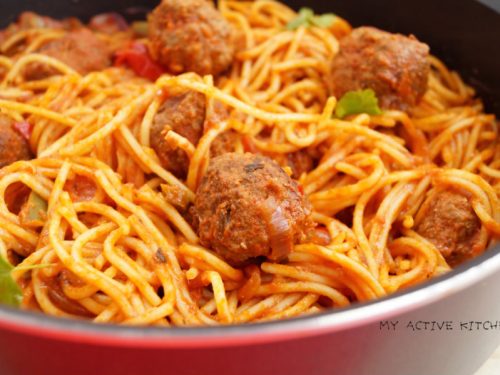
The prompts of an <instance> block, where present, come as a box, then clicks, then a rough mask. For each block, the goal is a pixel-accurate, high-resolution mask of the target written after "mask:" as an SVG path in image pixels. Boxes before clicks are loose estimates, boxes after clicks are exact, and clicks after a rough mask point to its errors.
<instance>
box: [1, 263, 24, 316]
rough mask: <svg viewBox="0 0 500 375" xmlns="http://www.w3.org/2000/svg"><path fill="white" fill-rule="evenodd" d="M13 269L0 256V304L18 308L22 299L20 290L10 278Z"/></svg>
mask: <svg viewBox="0 0 500 375" xmlns="http://www.w3.org/2000/svg"><path fill="white" fill-rule="evenodd" d="M13 269H14V267H12V265H11V264H10V263H9V262H7V261H6V260H5V259H4V258H3V257H2V256H0V303H2V304H5V305H10V306H14V307H18V306H19V305H20V304H21V301H22V299H23V293H22V291H21V288H20V287H19V285H17V283H16V282H15V281H14V279H13V278H12V274H11V272H12V270H13Z"/></svg>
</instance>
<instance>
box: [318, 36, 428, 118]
mask: <svg viewBox="0 0 500 375" xmlns="http://www.w3.org/2000/svg"><path fill="white" fill-rule="evenodd" d="M428 55H429V47H428V46H427V45H426V44H423V43H421V42H419V41H418V40H417V39H416V38H415V37H414V36H410V37H406V36H404V35H400V34H391V33H388V32H385V31H382V30H378V29H376V28H373V27H360V28H357V29H355V30H354V31H353V32H352V33H351V34H350V35H348V36H346V37H345V38H343V39H342V40H341V41H340V51H339V53H338V55H337V56H336V57H335V58H334V59H333V62H332V66H331V74H330V77H329V82H328V83H329V86H330V91H331V92H332V94H333V95H335V96H336V97H337V98H340V97H342V95H344V94H345V93H346V92H348V91H352V90H361V89H368V88H371V89H373V90H374V91H375V93H376V94H377V97H378V99H379V103H380V106H381V107H382V108H388V109H399V110H406V109H408V108H409V107H412V106H415V105H416V104H417V103H418V102H419V101H420V99H421V98H422V96H423V95H424V93H425V91H426V90H427V78H428V74H429V71H430V65H429V62H428V60H427V56H428Z"/></svg>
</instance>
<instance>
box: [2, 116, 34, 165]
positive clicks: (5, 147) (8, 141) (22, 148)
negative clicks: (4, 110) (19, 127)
mask: <svg viewBox="0 0 500 375" xmlns="http://www.w3.org/2000/svg"><path fill="white" fill-rule="evenodd" d="M13 125H14V122H13V121H12V120H11V119H10V118H9V117H7V116H5V115H2V114H1V113H0V168H3V167H5V166H7V165H9V164H12V163H14V162H15V161H18V160H28V159H31V151H30V146H29V143H28V141H27V140H26V139H25V138H24V137H23V136H22V135H21V134H20V133H19V132H17V131H16V129H15V128H14V127H13Z"/></svg>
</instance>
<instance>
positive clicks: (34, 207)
mask: <svg viewBox="0 0 500 375" xmlns="http://www.w3.org/2000/svg"><path fill="white" fill-rule="evenodd" d="M27 209H28V211H27V213H26V219H27V221H42V220H43V218H44V215H45V214H46V213H47V202H46V201H45V200H44V199H43V198H42V197H41V196H39V195H38V194H37V193H35V192H34V191H32V192H31V193H30V196H29V197H28V202H27Z"/></svg>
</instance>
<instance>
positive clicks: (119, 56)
mask: <svg viewBox="0 0 500 375" xmlns="http://www.w3.org/2000/svg"><path fill="white" fill-rule="evenodd" d="M114 65H115V66H124V65H125V66H128V67H129V68H130V69H132V70H133V71H134V72H135V74H137V75H138V76H139V77H143V78H147V79H149V80H151V81H156V80H157V79H158V77H160V76H161V75H162V74H163V73H164V71H163V68H162V67H161V66H160V65H159V64H158V63H156V62H155V61H154V60H153V59H152V58H151V56H150V55H149V51H148V48H147V47H146V45H144V44H143V43H139V42H133V43H132V44H130V45H129V46H128V47H127V48H126V49H123V50H120V51H118V52H116V54H115V63H114Z"/></svg>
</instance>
